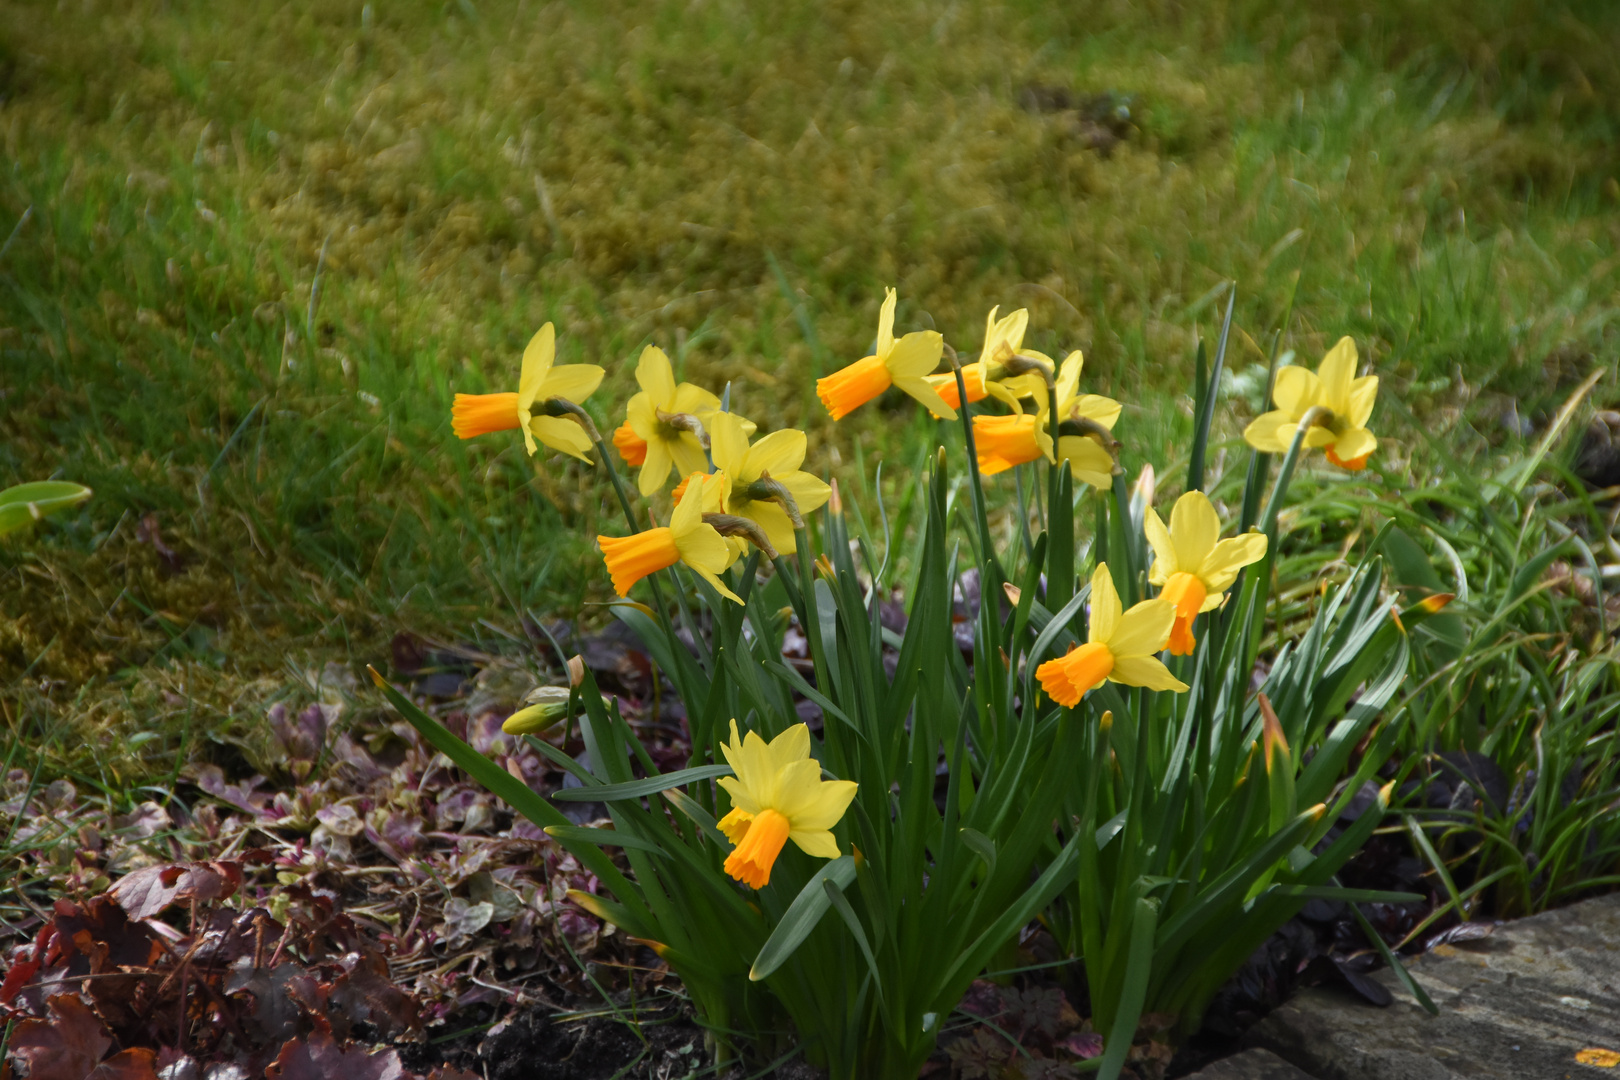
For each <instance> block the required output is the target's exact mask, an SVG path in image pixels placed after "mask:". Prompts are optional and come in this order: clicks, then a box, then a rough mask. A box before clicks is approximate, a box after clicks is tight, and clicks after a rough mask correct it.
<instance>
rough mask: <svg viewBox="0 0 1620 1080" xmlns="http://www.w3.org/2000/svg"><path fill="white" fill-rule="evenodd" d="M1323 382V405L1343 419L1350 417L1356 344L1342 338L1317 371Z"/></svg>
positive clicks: (1329, 351)
mask: <svg viewBox="0 0 1620 1080" xmlns="http://www.w3.org/2000/svg"><path fill="white" fill-rule="evenodd" d="M1317 373H1318V375H1319V377H1320V378H1321V380H1322V399H1321V404H1323V405H1326V406H1327V407H1328V408H1330V409H1332V410H1333V412H1334V413H1335V414H1336V415H1338V416H1341V417H1348V416H1349V415H1350V382H1351V380H1353V379H1354V378H1355V377H1356V343H1355V342H1354V341H1352V340H1351V339H1350V338H1348V337H1342V338H1340V339H1339V340H1338V343H1337V344H1335V345H1334V346H1333V348H1331V349H1329V350H1328V354H1327V355H1326V356H1324V357H1322V366H1321V367H1320V368H1318V369H1317Z"/></svg>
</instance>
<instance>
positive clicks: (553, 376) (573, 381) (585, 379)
mask: <svg viewBox="0 0 1620 1080" xmlns="http://www.w3.org/2000/svg"><path fill="white" fill-rule="evenodd" d="M605 374H606V372H605V371H603V370H602V367H601V366H600V365H599V364H562V365H560V366H558V367H554V368H552V369H551V370H550V371H549V372H548V373H547V374H546V377H545V379H544V380H542V381H541V383H540V400H542V401H544V400H545V399H546V398H553V397H557V398H562V399H563V400H564V401H572V402H575V403H578V402H581V401H584V400H585V399H586V398H588V397H590V396H591V394H593V393H594V392H595V391H596V388H597V387H598V386H601V385H602V376H603V375H605Z"/></svg>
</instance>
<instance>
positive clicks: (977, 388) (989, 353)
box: [928, 307, 1052, 415]
mask: <svg viewBox="0 0 1620 1080" xmlns="http://www.w3.org/2000/svg"><path fill="white" fill-rule="evenodd" d="M1000 310H1001V309H1000V307H993V308H991V309H990V314H989V315H988V316H987V317H986V318H985V321H984V345H983V347H982V348H980V350H979V359H978V360H977V361H975V362H974V363H971V364H964V365H963V367H962V385H963V386H964V387H965V388H966V389H967V396H968V401H970V402H974V401H983V400H984V399H985V398H987V397H990V396H995V397H998V398H1000V399H1002V400H1003V401H1008V402H1009V403H1011V397H1010V395H1009V394H1008V393H1007V391H1005V390H1004V389H1003V388H1002V386H1001V380H1002V379H1003V378H1004V377H1005V376H1006V374H1007V362H1008V361H1009V360H1011V359H1012V358H1013V357H1015V356H1019V355H1023V356H1031V357H1034V358H1035V359H1037V360H1040V361H1042V362H1044V363H1046V364H1047V365H1048V366H1050V365H1051V363H1052V360H1051V357H1049V356H1047V355H1046V354H1044V353H1038V352H1036V351H1034V350H1033V349H1025V348H1024V347H1023V345H1024V331H1025V330H1026V329H1028V327H1029V309H1028V308H1019V309H1018V310H1017V311H1015V312H1013V313H1012V314H1011V315H1008V316H1007V317H1006V318H1004V319H1000V320H998V319H997V318H996V312H998V311H1000ZM928 384H929V385H930V386H932V387H933V388H934V391H935V392H936V393H938V394H939V396H940V399H941V400H942V401H944V402H945V404H947V405H949V406H950V407H951V408H953V409H960V408H961V407H962V397H961V395H960V394H958V393H957V390H956V374H955V372H948V373H946V374H944V375H930V376H929V377H928ZM936 415H937V414H936Z"/></svg>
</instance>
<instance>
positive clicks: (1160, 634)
mask: <svg viewBox="0 0 1620 1080" xmlns="http://www.w3.org/2000/svg"><path fill="white" fill-rule="evenodd" d="M1175 621H1176V605H1174V604H1172V603H1171V602H1170V601H1168V600H1159V599H1153V600H1144V601H1142V602H1141V603H1140V604H1136V605H1135V606H1133V607H1132V608H1131V610H1129V611H1127V612H1125V614H1123V615H1121V616H1120V617H1119V625H1118V626H1116V627H1115V628H1114V634H1113V636H1112V637H1110V638H1109V639H1108V651H1109V652H1111V653H1113V654H1114V659H1115V660H1116V661H1118V660H1122V659H1125V658H1127V657H1131V656H1151V655H1153V654H1154V653H1156V652H1158V651H1159V650H1160V649H1162V648H1164V644H1165V642H1167V641H1169V640H1170V628H1171V627H1172V626H1173V625H1175Z"/></svg>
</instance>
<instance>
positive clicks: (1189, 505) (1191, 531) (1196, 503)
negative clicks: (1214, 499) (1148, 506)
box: [1170, 491, 1221, 573]
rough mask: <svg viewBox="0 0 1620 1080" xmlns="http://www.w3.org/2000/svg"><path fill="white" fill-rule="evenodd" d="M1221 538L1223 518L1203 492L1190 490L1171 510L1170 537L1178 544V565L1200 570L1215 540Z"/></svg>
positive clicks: (1191, 569)
mask: <svg viewBox="0 0 1620 1080" xmlns="http://www.w3.org/2000/svg"><path fill="white" fill-rule="evenodd" d="M1220 538H1221V519H1220V515H1218V514H1216V513H1215V507H1214V506H1212V505H1210V501H1209V497H1208V496H1207V495H1205V494H1204V493H1203V492H1202V491H1189V492H1187V493H1186V494H1185V495H1183V496H1182V497H1181V498H1179V499H1177V500H1176V505H1175V507H1174V508H1173V509H1172V510H1171V511H1170V539H1171V541H1172V542H1173V543H1174V544H1175V545H1176V567H1177V568H1178V569H1181V570H1188V571H1191V572H1193V573H1197V572H1198V567H1200V566H1201V565H1203V562H1204V560H1205V559H1206V558H1208V557H1209V553H1210V552H1211V551H1214V550H1215V541H1217V540H1219V539H1220Z"/></svg>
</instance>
